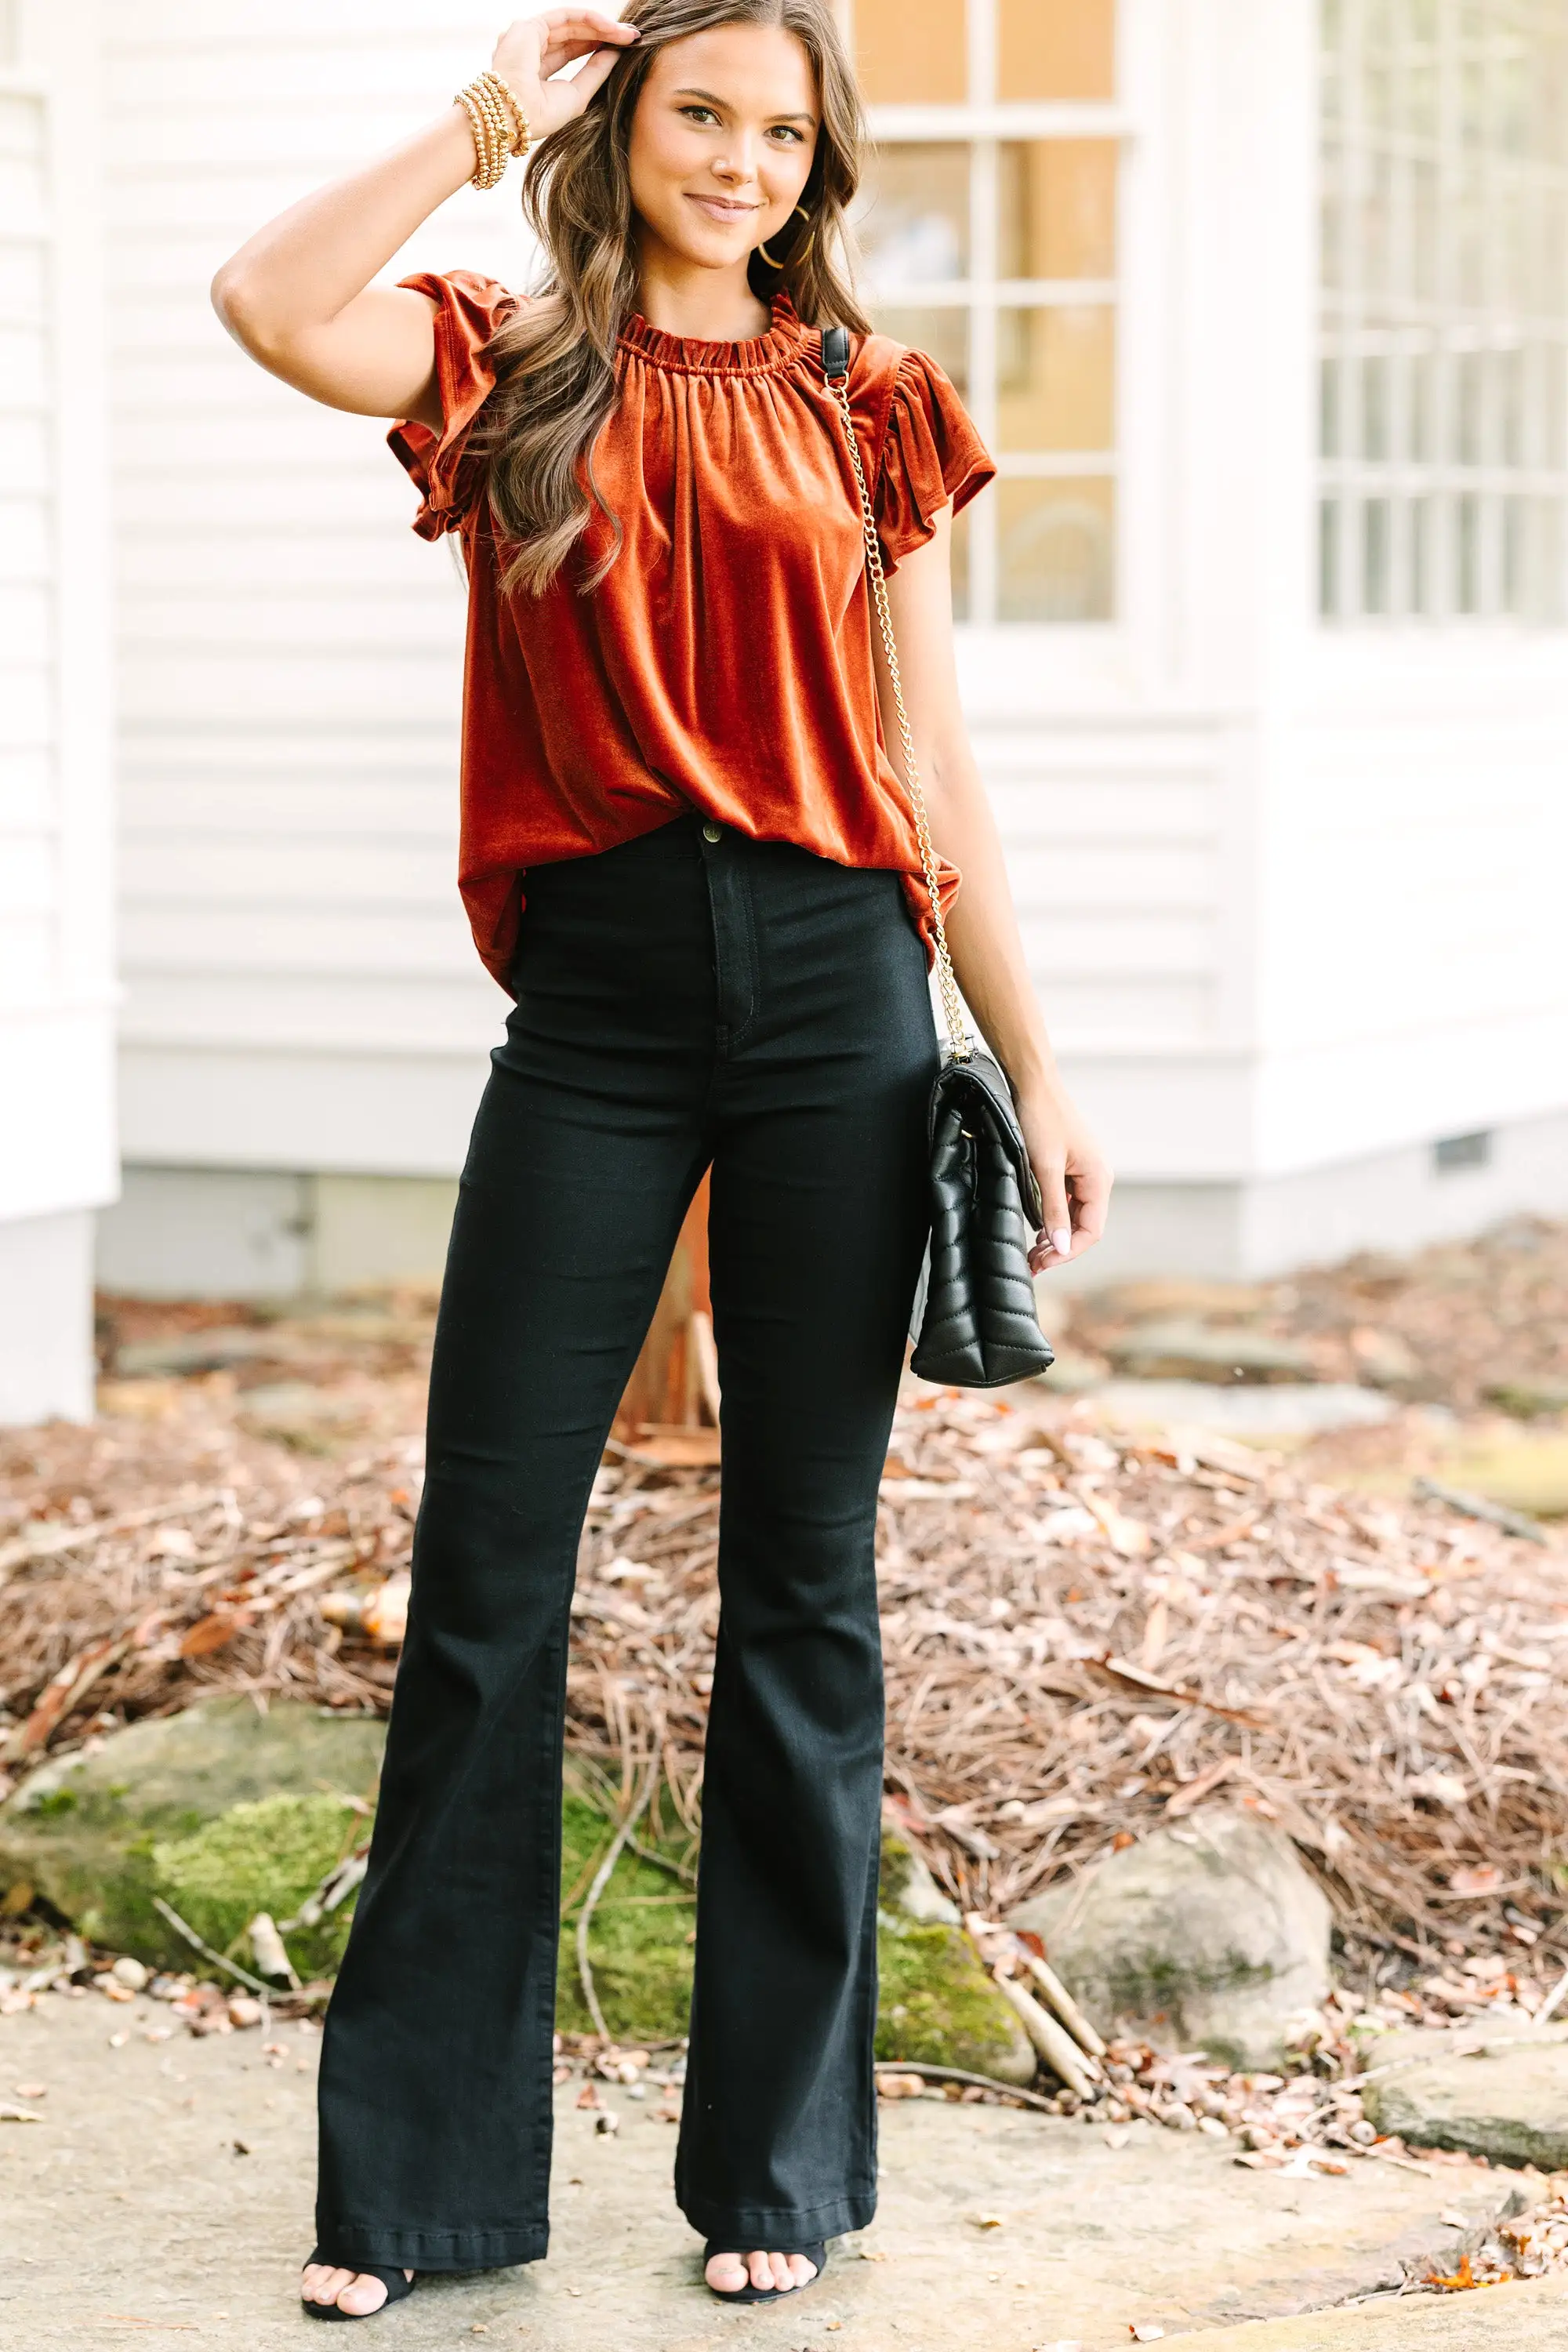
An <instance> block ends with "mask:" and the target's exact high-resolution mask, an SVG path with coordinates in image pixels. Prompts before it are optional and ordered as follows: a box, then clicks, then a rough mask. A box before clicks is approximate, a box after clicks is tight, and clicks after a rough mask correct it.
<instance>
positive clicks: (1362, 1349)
mask: <svg viewBox="0 0 1568 2352" xmlns="http://www.w3.org/2000/svg"><path fill="white" fill-rule="evenodd" d="M1351 1352H1352V1355H1353V1356H1354V1358H1355V1363H1356V1370H1357V1371H1358V1372H1359V1373H1360V1374H1361V1377H1362V1379H1363V1381H1371V1382H1372V1385H1373V1388H1374V1389H1401V1388H1415V1387H1416V1386H1417V1385H1418V1384H1419V1383H1420V1381H1421V1380H1422V1378H1423V1373H1422V1368H1421V1361H1420V1359H1419V1358H1418V1357H1417V1356H1416V1354H1415V1351H1414V1349H1411V1348H1408V1347H1407V1346H1406V1345H1405V1341H1404V1340H1403V1339H1401V1338H1400V1336H1399V1334H1398V1332H1397V1331H1380V1330H1378V1329H1377V1328H1376V1327H1375V1326H1374V1325H1372V1324H1365V1325H1363V1327H1362V1328H1361V1329H1360V1330H1358V1331H1352V1333H1351Z"/></svg>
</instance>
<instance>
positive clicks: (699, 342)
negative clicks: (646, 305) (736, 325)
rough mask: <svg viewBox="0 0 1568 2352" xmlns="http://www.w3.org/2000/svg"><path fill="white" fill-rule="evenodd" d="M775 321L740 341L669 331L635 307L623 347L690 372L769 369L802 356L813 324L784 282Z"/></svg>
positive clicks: (775, 299) (738, 372)
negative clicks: (809, 325)
mask: <svg viewBox="0 0 1568 2352" xmlns="http://www.w3.org/2000/svg"><path fill="white" fill-rule="evenodd" d="M772 315H773V322H772V324H771V325H770V327H769V328H768V330H767V332H766V333H765V334H762V335H746V336H743V337H742V339H741V340H740V341H737V342H710V341H705V340H704V339H703V338H701V337H700V336H696V335H670V334H667V333H666V332H665V331H664V329H663V328H662V327H655V326H653V325H651V324H650V323H649V321H648V320H647V319H645V318H644V316H643V314H642V312H641V311H640V310H633V311H632V312H631V313H630V314H629V315H628V317H627V318H626V321H625V323H624V324H623V326H622V328H621V331H620V337H619V341H620V346H621V349H622V350H623V351H629V352H636V353H637V356H638V358H639V359H643V360H646V361H647V362H648V363H649V365H650V366H653V367H660V368H671V369H674V370H676V371H677V372H678V373H683V374H686V375H768V374H772V373H775V372H776V371H777V370H778V369H780V368H784V367H788V366H789V365H790V364H791V363H792V362H794V361H795V360H796V359H798V358H799V356H800V353H801V352H802V350H803V349H804V347H805V340H806V337H807V335H808V333H809V332H810V330H809V329H808V328H806V327H804V326H802V324H801V322H800V319H799V317H798V315H797V313H796V311H795V305H794V303H793V302H792V301H791V300H790V299H789V296H788V295H787V294H786V293H785V292H784V288H783V287H782V286H781V287H780V288H779V289H778V291H777V292H776V293H775V294H774V296H773V314H772Z"/></svg>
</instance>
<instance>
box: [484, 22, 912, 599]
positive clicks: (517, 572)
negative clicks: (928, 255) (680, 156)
mask: <svg viewBox="0 0 1568 2352" xmlns="http://www.w3.org/2000/svg"><path fill="white" fill-rule="evenodd" d="M622 16H623V21H624V22H625V23H626V24H628V25H636V26H638V27H639V28H640V30H641V34H642V38H641V39H640V40H638V41H637V42H635V43H633V44H631V45H629V46H628V47H626V48H624V49H623V50H622V51H621V52H620V55H619V57H618V58H617V59H616V64H615V66H614V67H613V68H612V69H611V71H610V73H609V74H608V75H607V76H606V78H605V81H604V82H603V83H602V85H601V86H600V88H599V89H596V90H595V92H594V94H593V96H592V97H591V98H590V99H589V100H588V103H587V105H586V106H585V107H584V110H583V111H582V113H581V114H579V115H576V116H574V118H573V120H572V121H569V122H564V123H563V124H562V125H561V127H560V129H559V130H557V131H552V132H551V134H550V136H549V137H548V138H547V139H543V140H542V141H541V142H540V143H539V145H538V146H537V147H536V148H535V149H534V150H533V151H532V153H531V155H530V157H529V163H528V170H527V173H526V175H525V177H524V180H523V186H522V210H523V217H524V219H525V220H526V221H527V223H528V225H529V226H530V227H531V229H532V230H533V232H534V235H535V236H537V237H538V239H539V241H540V244H541V246H542V249H543V253H544V256H545V263H546V274H545V275H544V277H543V278H542V281H541V282H540V283H539V284H538V285H537V286H536V287H535V288H534V289H532V290H533V293H534V295H535V296H536V297H537V298H538V299H536V300H535V301H534V302H533V303H531V306H530V307H529V308H528V309H527V310H524V311H523V312H521V314H520V315H518V316H517V317H515V318H512V319H510V320H507V322H506V324H505V325H504V326H502V327H501V328H500V330H499V331H497V333H496V334H495V335H494V337H493V338H492V339H491V341H490V344H489V359H490V361H491V362H492V364H493V365H494V368H495V371H496V386H495V390H494V392H493V393H492V394H490V397H489V400H488V401H487V402H486V404H485V406H484V408H483V410H482V411H481V412H480V415H479V421H478V424H477V425H476V428H475V435H474V439H473V444H472V446H473V448H474V450H475V453H476V455H478V456H479V457H482V458H483V460H484V462H485V464H486V467H487V473H488V483H489V507H490V514H491V517H492V520H493V521H494V525H495V529H496V533H497V537H498V539H499V540H500V542H501V548H502V556H503V574H502V577H503V582H504V584H505V586H506V587H507V588H508V589H509V590H512V589H527V590H529V591H531V593H533V594H535V595H538V594H539V593H542V590H543V589H545V588H546V587H547V586H548V585H549V583H550V582H551V581H552V579H553V578H554V576H555V574H556V572H558V571H559V570H560V569H561V566H562V564H563V562H565V561H566V558H567V557H568V555H569V554H570V553H571V551H572V550H573V548H574V546H575V544H576V542H577V541H578V540H579V539H580V538H581V536H582V534H583V532H584V530H585V529H586V527H587V523H588V519H589V515H590V513H591V511H592V505H593V504H596V505H597V506H598V508H599V509H600V510H601V512H603V513H604V514H605V515H607V516H608V517H609V520H610V521H611V522H612V523H613V524H614V526H615V532H616V538H615V544H614V546H613V547H612V548H611V550H610V551H609V553H608V554H607V555H606V556H605V559H604V561H603V562H602V563H600V564H599V565H598V566H597V568H596V569H595V571H594V572H592V573H591V574H590V575H588V576H587V577H585V578H584V581H583V582H582V583H581V584H582V587H583V588H584V591H586V590H588V589H592V588H595V587H596V586H597V585H598V583H599V582H600V581H601V580H602V579H603V578H604V576H605V572H607V571H608V570H609V568H610V566H611V564H612V563H613V562H615V560H616V555H617V554H618V553H619V552H620V547H621V540H622V531H621V526H620V523H619V521H618V520H617V519H616V516H615V515H614V514H613V513H612V512H611V510H610V509H609V507H608V506H606V505H605V500H604V499H603V497H602V496H601V495H600V492H599V488H598V485H597V483H596V482H595V479H594V466H593V446H594V443H595V439H596V438H597V436H598V433H599V430H600V427H601V426H602V425H603V424H604V423H605V418H606V417H607V416H608V415H610V413H611V411H612V409H613V408H614V407H615V404H616V396H617V389H616V365H615V360H616V339H617V337H618V336H619V334H620V331H621V328H622V325H623V324H624V322H625V320H626V317H627V315H628V314H629V313H630V311H631V310H633V309H634V308H635V306H636V299H637V251H636V243H635V232H636V215H635V213H634V210H633V206H632V193H631V176H630V172H629V169H628V162H627V158H628V152H629V148H630V142H631V125H632V116H633V114H634V112H635V111H636V109H637V100H638V99H639V98H640V96H641V95H642V90H643V85H644V83H645V81H646V80H647V72H648V68H649V67H650V65H651V64H652V62H653V58H654V56H655V53H656V52H657V51H658V50H659V49H661V48H663V47H666V46H667V45H668V43H669V42H671V41H679V40H683V39H684V38H685V37H687V35H688V34H690V33H705V32H708V31H710V30H711V29H712V28H713V27H715V26H720V25H768V26H780V27H781V28H782V29H783V30H784V31H785V32H789V33H793V34H794V35H795V37H796V38H797V39H798V40H799V41H800V43H801V44H802V46H803V47H804V48H805V52H806V54H807V56H808V57H809V58H810V59H811V62H812V66H813V68H814V70H815V73H816V87H817V93H818V99H819V103H820V109H821V127H820V129H819V131H818V132H817V141H816V153H815V154H814V156H813V158H812V164H811V170H810V173H809V174H808V175H807V178H806V183H805V188H804V190H803V191H802V194H801V205H802V206H803V208H804V210H805V215H806V218H805V220H801V219H799V218H792V219H791V221H790V222H789V223H788V224H787V225H786V226H785V227H784V229H781V230H780V231H779V232H778V233H777V235H776V236H773V238H772V239H770V240H769V250H770V252H772V253H773V254H775V255H777V257H778V266H777V267H776V268H769V266H768V264H767V262H766V260H765V259H764V258H763V255H762V254H761V253H760V252H753V253H752V257H751V260H750V263H749V265H748V272H747V274H748V278H749V281H750V284H751V287H752V292H753V293H754V294H756V295H757V296H758V297H759V298H760V299H762V300H763V301H766V300H768V299H770V298H771V297H772V295H773V292H774V291H775V289H777V288H778V287H779V286H781V285H782V286H783V287H784V289H785V290H786V292H787V293H788V295H789V299H790V300H791V301H792V302H793V303H794V305H795V310H796V311H797V312H798V313H799V315H800V317H801V319H802V320H804V321H805V324H806V325H807V326H816V325H819V324H821V325H826V324H828V323H830V322H833V321H837V322H839V323H841V324H842V325H844V326H847V327H852V328H854V329H856V330H857V331H858V332H861V333H865V332H868V331H869V327H870V321H869V320H868V318H867V317H866V315H865V313H864V312H863V311H862V310H861V309H860V307H859V305H858V302H857V301H856V299H855V297H854V294H853V292H852V291H851V289H850V287H849V285H848V283H847V280H846V279H845V278H843V277H841V276H840V275H839V272H838V268H837V266H836V256H837V252H838V251H839V250H840V249H841V248H842V247H843V246H844V244H845V243H846V240H847V226H846V220H845V213H846V208H847V205H848V204H849V202H850V200H851V198H852V197H853V195H854V194H855V190H856V188H857V186H858V184H859V178H860V164H861V155H862V152H863V150H864V146H865V142H866V135H867V133H866V118H865V113H864V110H863V109H862V106H861V103H860V93H859V90H858V87H857V85H856V80H855V69H854V67H853V65H852V64H851V62H850V59H849V55H848V52H847V48H846V47H845V44H844V39H843V36H842V35H841V33H840V32H839V29H838V26H837V22H836V20H835V17H834V16H833V12H832V7H831V0H631V5H629V6H628V7H626V9H625V10H624V11H623V12H622ZM579 457H584V459H585V460H586V473H587V478H588V484H589V488H590V489H591V491H592V502H590V499H589V498H588V497H587V496H585V495H584V490H583V488H582V484H581V482H580V480H579V478H578V471H577V460H578V458H579Z"/></svg>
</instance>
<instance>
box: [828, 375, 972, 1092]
mask: <svg viewBox="0 0 1568 2352" xmlns="http://www.w3.org/2000/svg"><path fill="white" fill-rule="evenodd" d="M827 388H828V390H829V392H831V393H832V394H833V396H834V398H835V400H837V403H838V408H839V414H840V415H842V417H843V419H844V436H845V438H846V440H847V442H848V444H849V462H850V464H851V465H852V466H853V467H854V468H855V484H856V488H858V491H859V493H860V526H861V530H862V531H863V532H864V534H865V540H866V570H867V573H868V577H869V579H870V583H871V594H872V600H873V602H874V603H875V604H876V607H877V622H878V625H879V628H880V630H881V635H882V646H883V649H884V651H885V652H886V654H887V656H888V675H889V677H890V678H891V679H892V682H893V701H894V704H895V706H896V707H897V709H898V714H899V740H900V744H901V746H902V749H903V754H904V782H905V784H906V785H907V787H908V790H909V795H910V810H911V812H912V814H913V816H914V820H915V838H916V840H917V841H918V842H919V843H920V849H921V867H922V869H923V871H924V874H925V882H926V888H927V890H928V891H929V892H930V894H931V930H932V934H933V936H934V939H935V941H936V972H937V985H938V987H939V989H940V990H941V992H942V1018H943V1020H944V1021H945V1022H946V1024H947V1042H948V1045H949V1046H950V1048H951V1050H952V1058H953V1060H954V1061H955V1062H967V1061H968V1059H969V1057H970V1054H971V1052H972V1050H973V1048H972V1047H971V1045H970V1041H969V1034H968V1032H967V1030H966V1029H965V1028H964V1025H963V998H962V997H961V996H960V994H959V992H958V978H957V974H956V973H955V972H954V971H953V969H952V955H951V954H950V953H949V951H948V945H947V926H946V924H945V923H944V922H943V921H942V885H941V883H940V881H939V880H938V878H937V864H936V849H935V846H934V845H933V844H932V841H931V820H930V819H929V817H928V816H927V815H926V802H925V793H924V792H923V791H922V790H921V772H920V765H919V762H918V761H916V758H915V739H914V736H913V734H912V733H911V731H910V714H909V712H908V710H907V709H905V707H904V687H903V680H902V678H901V677H900V673H899V648H898V646H897V645H896V644H895V643H894V640H893V616H892V614H891V613H890V612H889V609H888V582H887V576H886V574H885V573H884V572H883V570H882V550H881V547H880V544H879V541H878V538H877V515H876V509H875V508H874V507H873V506H872V504H871V493H870V491H869V490H868V488H867V487H866V468H865V467H864V466H863V465H862V464H861V462H860V445H859V443H858V441H857V440H856V438H855V425H854V420H853V419H852V417H851V416H850V414H849V381H848V378H847V375H846V376H829V377H828V378H827Z"/></svg>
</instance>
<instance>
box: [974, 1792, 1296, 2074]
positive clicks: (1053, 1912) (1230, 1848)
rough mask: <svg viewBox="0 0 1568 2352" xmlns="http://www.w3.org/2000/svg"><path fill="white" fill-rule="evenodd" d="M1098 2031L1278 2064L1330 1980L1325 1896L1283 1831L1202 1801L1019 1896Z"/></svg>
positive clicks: (1019, 1919) (1247, 2064)
mask: <svg viewBox="0 0 1568 2352" xmlns="http://www.w3.org/2000/svg"><path fill="white" fill-rule="evenodd" d="M1009 1925H1010V1926H1012V1927H1026V1928H1032V1929H1033V1930H1034V1932H1035V1933H1036V1934H1037V1936H1039V1937H1042V1939H1043V1940H1044V1942H1045V1946H1046V1949H1047V1954H1048V1956H1049V1958H1050V1963H1051V1966H1052V1967H1053V1968H1054V1969H1055V1970H1056V1972H1057V1974H1058V1976H1059V1977H1060V1978H1061V1979H1062V1981H1063V1982H1064V1983H1065V1984H1066V1986H1067V1988H1068V1991H1069V1992H1070V1993H1071V1994H1072V1995H1073V1997H1074V1999H1075V2000H1078V2001H1079V2002H1080V2003H1081V2005H1082V2007H1083V2008H1084V2009H1085V2010H1086V2011H1088V2013H1089V2017H1090V2018H1091V2019H1092V2020H1093V2021H1094V2023H1095V2024H1096V2025H1097V2026H1099V2028H1100V2032H1106V2031H1107V2030H1108V2028H1110V2026H1111V2025H1112V2023H1116V2024H1127V2025H1131V2026H1136V2027H1138V2028H1140V2029H1142V2030H1143V2031H1146V2032H1149V2034H1150V2036H1151V2038H1152V2040H1154V2041H1156V2042H1164V2043H1166V2044H1167V2045H1170V2044H1172V2043H1174V2044H1176V2045H1178V2046H1179V2047H1181V2048H1183V2049H1194V2048H1201V2049H1205V2050H1207V2051H1209V2052H1210V2053H1212V2054H1213V2055H1214V2056H1215V2058H1217V2059H1223V2060H1224V2061H1226V2063H1229V2064H1231V2065H1234V2066H1237V2067H1244V2068H1266V2067H1275V2066H1278V2065H1279V2063H1280V2062H1281V2061H1282V2059H1283V2057H1284V2054H1285V2043H1286V2035H1287V2032H1288V2029H1289V2026H1290V2024H1291V2022H1292V2021H1294V2020H1296V2019H1298V2018H1300V2016H1301V2014H1302V2013H1303V2012H1304V2011H1310V2010H1314V2009H1316V2008H1317V2007H1318V2005H1319V2004H1320V2003H1321V2001H1322V2000H1323V1999H1324V1998H1325V1996H1326V1994H1327V1992H1328V1990H1329V1928H1330V1914H1329V1906H1328V1902H1327V1899H1326V1898H1325V1896H1324V1895H1323V1893H1322V1891H1321V1888H1320V1887H1319V1886H1318V1885H1317V1883H1316V1881H1315V1880H1314V1879H1313V1878H1311V1877H1310V1874H1309V1873H1308V1872H1307V1870H1306V1868H1305V1867H1304V1865H1303V1864H1302V1863H1301V1862H1300V1859H1299V1858H1298V1856H1297V1853H1296V1850H1295V1848H1294V1846H1293V1845H1292V1844H1291V1843H1290V1841H1289V1839H1288V1838H1287V1837H1286V1836H1284V1834H1283V1833H1282V1832H1280V1831H1279V1830H1277V1829H1275V1828H1274V1827H1272V1826H1271V1824H1269V1823H1268V1822H1264V1821H1260V1820H1259V1819H1258V1818H1257V1817H1256V1816H1255V1815H1253V1814H1250V1813H1243V1812H1236V1811H1231V1810H1229V1809H1228V1808H1226V1807H1224V1806H1218V1805H1215V1806H1208V1807H1205V1808H1204V1809H1203V1810H1202V1811H1198V1812H1196V1813H1194V1814H1193V1815H1192V1817H1191V1818H1190V1820H1188V1821H1187V1822H1184V1823H1183V1825H1182V1826H1181V1827H1180V1828H1179V1829H1176V1828H1173V1829H1169V1830H1156V1831H1154V1832H1152V1835H1151V1836H1149V1837H1146V1838H1144V1839H1143V1840H1142V1843H1139V1844H1137V1845H1132V1846H1128V1847H1127V1848H1125V1849H1124V1850H1123V1851H1122V1852H1121V1853H1111V1854H1109V1855H1108V1856H1107V1857H1106V1859H1105V1860H1104V1861H1103V1862H1102V1863H1101V1864H1100V1866H1099V1868H1098V1869H1097V1870H1096V1871H1095V1872H1094V1874H1093V1875H1092V1876H1091V1877H1090V1878H1089V1880H1088V1882H1087V1883H1085V1882H1084V1881H1081V1880H1080V1881H1079V1884H1078V1885H1076V1886H1074V1887H1063V1888H1061V1889H1059V1890H1058V1889H1053V1890H1052V1891H1051V1892H1050V1893H1048V1894H1046V1895H1035V1896H1033V1897H1031V1899H1030V1900H1029V1901H1028V1902H1026V1903H1025V1904H1022V1905H1020V1906H1019V1907H1018V1909H1017V1910H1016V1911H1015V1912H1013V1913H1012V1914H1011V1915H1010V1917H1009Z"/></svg>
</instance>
